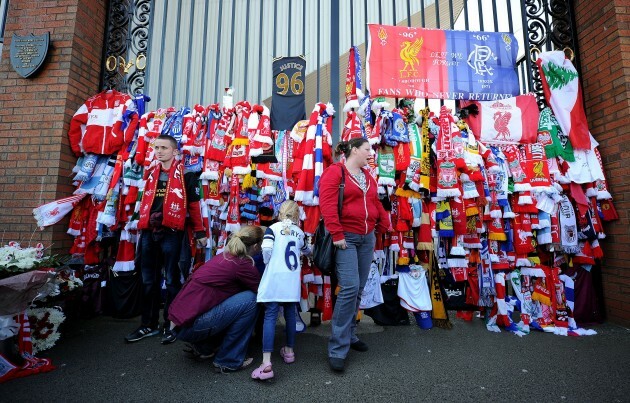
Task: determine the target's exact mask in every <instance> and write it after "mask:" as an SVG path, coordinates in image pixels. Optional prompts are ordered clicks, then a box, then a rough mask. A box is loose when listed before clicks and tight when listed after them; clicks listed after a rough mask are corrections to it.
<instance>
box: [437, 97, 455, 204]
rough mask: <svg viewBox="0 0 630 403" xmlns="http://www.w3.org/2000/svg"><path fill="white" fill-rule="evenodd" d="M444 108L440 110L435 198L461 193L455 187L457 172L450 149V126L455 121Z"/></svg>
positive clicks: (448, 110) (452, 151)
mask: <svg viewBox="0 0 630 403" xmlns="http://www.w3.org/2000/svg"><path fill="white" fill-rule="evenodd" d="M450 112H451V110H450V109H448V108H447V107H446V106H442V108H441V109H440V118H439V125H440V134H439V137H438V141H437V165H438V172H437V177H438V180H437V197H456V196H460V195H461V192H460V191H459V188H458V187H457V170H456V167H455V158H454V150H453V147H452V139H453V133H452V126H453V124H454V123H455V119H453V116H451V113H450Z"/></svg>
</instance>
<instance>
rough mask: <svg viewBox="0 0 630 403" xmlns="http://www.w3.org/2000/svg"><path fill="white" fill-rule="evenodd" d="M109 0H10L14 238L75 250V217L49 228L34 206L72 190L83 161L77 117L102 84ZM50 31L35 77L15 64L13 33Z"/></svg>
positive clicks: (1, 219) (0, 215) (7, 109)
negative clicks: (40, 226) (70, 224)
mask: <svg viewBox="0 0 630 403" xmlns="http://www.w3.org/2000/svg"><path fill="white" fill-rule="evenodd" d="M106 3H107V1H106V0H65V1H31V0H10V1H9V10H8V14H7V22H6V30H5V43H4V48H3V50H2V55H1V57H0V232H2V238H3V239H4V240H5V241H7V240H21V241H23V242H24V243H29V242H30V241H31V239H32V242H35V241H38V242H39V241H42V242H44V244H45V245H50V244H53V249H54V250H56V251H59V252H63V251H65V252H67V250H68V249H69V247H70V246H71V245H72V238H71V237H70V236H69V235H66V234H65V230H66V228H67V217H66V220H64V221H63V222H62V223H61V224H58V225H55V226H53V227H49V228H47V229H45V230H44V231H39V230H37V229H36V222H35V220H34V218H33V214H32V210H33V208H35V207H37V206H38V205H40V204H42V203H46V202H50V201H53V200H56V199H60V198H63V197H66V196H69V195H71V194H72V191H73V187H72V185H71V182H70V178H69V175H70V172H71V169H72V167H73V166H74V164H75V162H76V158H74V156H73V155H72V154H71V152H70V147H69V145H68V138H67V132H68V127H69V124H70V119H71V117H72V115H73V114H74V112H75V111H76V110H77V109H78V108H79V106H81V104H82V103H83V102H84V101H85V99H86V98H87V97H89V96H90V95H93V94H94V93H96V92H97V91H98V84H99V77H100V69H101V54H102V48H103V36H104V34H103V32H104V28H105V20H106V14H107V13H106V10H107V4H106ZM45 32H50V41H51V44H50V48H49V51H48V56H47V58H46V60H45V61H44V64H43V66H42V68H41V69H40V70H39V71H38V72H37V73H35V75H34V76H31V77H30V78H28V79H23V78H21V77H20V76H19V75H18V74H17V73H16V72H15V71H14V70H13V68H12V67H11V62H10V57H9V52H10V45H11V37H12V35H13V34H14V33H15V34H18V35H26V34H30V33H33V34H35V35H41V34H43V33H45Z"/></svg>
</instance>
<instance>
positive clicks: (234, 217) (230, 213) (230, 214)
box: [225, 173, 241, 232]
mask: <svg viewBox="0 0 630 403" xmlns="http://www.w3.org/2000/svg"><path fill="white" fill-rule="evenodd" d="M239 190H240V185H239V181H238V175H235V174H234V173H232V176H231V177H230V198H229V201H228V210H227V219H226V223H225V230H226V231H227V232H236V231H238V230H239V229H240V228H241V224H240V220H241V215H240V211H239V205H238V200H239Z"/></svg>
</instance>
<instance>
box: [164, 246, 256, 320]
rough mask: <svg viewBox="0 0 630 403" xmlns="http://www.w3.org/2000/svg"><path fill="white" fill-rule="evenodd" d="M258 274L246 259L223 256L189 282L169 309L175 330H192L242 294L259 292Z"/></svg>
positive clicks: (193, 275)
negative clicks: (198, 321)
mask: <svg viewBox="0 0 630 403" xmlns="http://www.w3.org/2000/svg"><path fill="white" fill-rule="evenodd" d="M259 283H260V273H259V272H258V270H256V267H255V266H254V264H253V263H252V261H251V260H250V259H248V258H239V257H235V256H232V255H230V254H227V253H225V254H224V253H222V254H219V255H217V256H215V257H214V258H212V259H211V260H209V261H207V262H206V263H205V264H204V265H203V266H201V267H199V268H198V269H197V270H195V271H194V272H193V274H192V275H191V276H190V277H189V278H188V280H187V281H186V283H185V284H184V286H183V287H182V289H181V291H180V292H179V293H178V294H177V296H176V297H175V299H174V300H173V302H172V303H171V305H170V307H169V309H168V318H169V319H170V320H171V321H172V322H173V323H175V324H176V325H177V326H192V324H193V323H194V322H195V319H197V317H199V316H200V315H202V314H204V313H206V312H208V311H209V310H210V309H212V308H214V307H215V306H217V305H219V304H220V303H221V302H223V301H225V300H226V299H228V298H230V297H231V296H233V295H236V294H238V293H240V292H242V291H247V290H251V291H253V292H258V284H259Z"/></svg>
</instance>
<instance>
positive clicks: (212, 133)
mask: <svg viewBox="0 0 630 403" xmlns="http://www.w3.org/2000/svg"><path fill="white" fill-rule="evenodd" d="M211 116H212V118H211V121H210V122H208V134H207V137H208V141H207V143H206V154H205V157H206V159H210V160H214V161H219V162H223V160H224V159H225V154H226V152H227V148H228V145H229V144H230V141H231V138H230V133H231V131H232V126H233V125H234V108H231V109H224V111H223V114H221V113H220V112H219V111H214V112H212V114H211ZM216 119H218V120H216ZM215 121H216V124H215V123H214V122H215Z"/></svg>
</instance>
